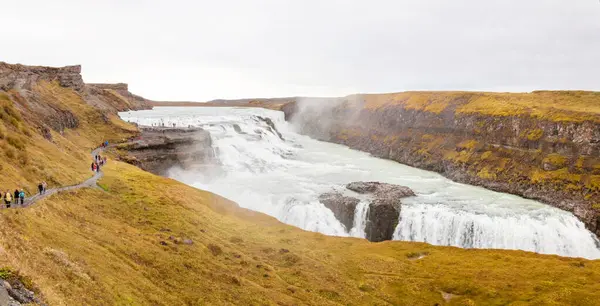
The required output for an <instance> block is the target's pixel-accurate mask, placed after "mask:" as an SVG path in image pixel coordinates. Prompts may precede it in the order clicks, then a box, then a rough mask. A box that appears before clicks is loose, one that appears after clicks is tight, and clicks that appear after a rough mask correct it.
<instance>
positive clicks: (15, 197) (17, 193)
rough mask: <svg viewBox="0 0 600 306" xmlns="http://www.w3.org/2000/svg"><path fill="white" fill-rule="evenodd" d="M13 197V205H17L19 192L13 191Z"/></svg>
mask: <svg viewBox="0 0 600 306" xmlns="http://www.w3.org/2000/svg"><path fill="white" fill-rule="evenodd" d="M14 195H15V196H14V197H13V199H14V200H15V204H19V190H18V189H15V193H14Z"/></svg>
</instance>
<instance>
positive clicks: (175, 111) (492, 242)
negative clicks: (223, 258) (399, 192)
mask: <svg viewBox="0 0 600 306" xmlns="http://www.w3.org/2000/svg"><path fill="white" fill-rule="evenodd" d="M120 115H121V117H122V118H123V119H124V120H127V121H131V122H136V123H138V124H139V125H146V126H153V125H154V126H156V125H163V124H164V125H165V126H176V127H188V126H193V127H201V128H203V129H205V130H207V131H209V132H210V135H211V138H212V146H213V149H214V152H215V155H216V156H217V157H218V163H215V164H214V165H206V166H207V167H203V168H202V169H205V170H204V171H193V172H190V171H185V170H182V169H177V168H175V169H171V170H170V171H169V176H170V177H172V178H174V179H177V180H180V181H182V182H184V183H186V184H189V185H192V186H195V187H198V188H202V189H205V190H209V191H212V192H215V193H217V194H220V195H222V196H224V197H227V198H229V199H231V200H233V201H236V202H237V203H239V204H240V205H241V206H242V207H245V208H249V209H252V210H255V211H259V212H263V213H266V214H269V215H271V216H274V217H276V218H278V219H279V220H280V221H282V222H285V223H288V224H291V225H295V226H298V227H300V228H303V229H305V230H309V231H316V232H321V233H324V234H327V235H337V236H353V237H363V238H364V237H365V222H366V220H365V219H366V216H367V213H368V205H367V203H365V202H364V201H361V202H360V203H359V204H358V205H357V206H356V210H355V218H354V224H353V227H352V228H351V229H349V230H346V228H345V227H344V226H343V225H342V224H341V223H340V221H338V220H337V219H336V218H335V216H334V214H333V212H332V211H331V210H329V209H328V208H326V207H325V206H324V205H323V204H321V203H320V202H319V199H318V197H319V195H320V194H323V193H326V192H331V191H338V192H343V189H344V187H343V186H344V185H345V184H347V183H349V182H352V181H379V182H386V183H391V184H397V185H402V186H408V187H410V188H411V189H412V190H414V191H415V193H416V196H415V197H411V198H406V199H403V200H402V203H403V205H402V210H401V213H400V220H399V224H398V226H397V228H396V230H395V233H394V239H397V240H406V241H421V242H427V243H431V244H435V245H449V246H458V247H463V248H498V249H520V250H526V251H534V252H538V253H547V254H559V255H564V256H576V257H586V258H600V250H599V248H598V241H597V239H596V237H595V236H594V235H593V234H592V233H590V232H589V231H588V230H586V229H585V227H584V225H583V223H581V222H580V221H579V220H578V219H577V218H576V217H575V216H573V215H572V214H571V213H568V212H565V211H561V210H559V209H556V208H553V207H550V206H547V205H544V204H542V203H539V202H536V201H531V200H527V199H523V198H520V197H517V196H513V195H508V194H502V193H497V192H493V191H489V190H486V189H483V188H479V187H474V186H468V185H463V184H458V183H455V182H452V181H450V180H448V179H446V178H444V177H442V176H441V175H438V174H436V173H432V172H428V171H424V170H420V169H416V168H411V167H408V166H405V165H401V164H398V163H395V162H391V161H387V160H382V159H378V158H374V157H372V156H370V155H368V154H366V153H363V152H359V151H355V150H351V149H349V148H347V147H344V146H340V145H336V144H331V143H325V142H320V141H316V140H314V139H311V138H309V137H306V136H302V135H299V134H297V133H295V132H294V128H293V126H290V125H289V124H288V123H286V122H285V120H284V115H283V113H281V112H277V111H271V110H265V109H258V108H223V107H216V108H208V107H207V108H203V107H197V108H193V107H192V108H183V107H157V108H155V109H154V110H146V111H136V112H124V113H121V114H120ZM266 119H269V120H266ZM269 121H270V122H271V123H269ZM279 133H281V135H280V134H279Z"/></svg>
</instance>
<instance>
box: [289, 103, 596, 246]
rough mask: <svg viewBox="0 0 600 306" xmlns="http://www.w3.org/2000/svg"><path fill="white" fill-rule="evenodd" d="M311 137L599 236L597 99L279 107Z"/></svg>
mask: <svg viewBox="0 0 600 306" xmlns="http://www.w3.org/2000/svg"><path fill="white" fill-rule="evenodd" d="M282 110H283V111H284V112H285V113H286V117H288V118H290V119H291V121H292V122H293V123H294V124H295V125H296V126H298V127H299V129H300V130H301V131H302V132H303V133H305V134H308V135H310V136H312V137H316V138H318V139H321V140H325V141H331V142H335V143H340V144H344V145H347V146H349V147H351V148H354V149H358V150H362V151H366V152H369V153H372V154H373V155H375V156H378V157H381V158H386V159H391V160H395V161H398V162H401V163H404V164H407V165H411V166H415V167H419V168H423V169H427V170H432V171H436V172H439V173H442V174H444V175H445V176H447V177H449V178H451V179H453V180H455V181H459V182H464V183H469V184H473V185H479V186H484V187H486V188H489V189H493V190H497V191H502V192H508V193H513V194H517V195H521V196H524V197H527V198H532V199H537V200H540V201H542V202H545V203H548V204H551V205H553V206H555V207H558V208H561V209H564V210H567V211H571V212H573V213H574V214H575V215H576V216H577V217H579V218H580V219H581V220H582V221H583V222H584V223H585V224H586V226H587V227H588V228H589V229H590V230H591V231H593V232H595V233H596V234H600V223H599V222H600V213H599V212H598V210H597V209H600V93H589V92H534V93H529V94H493V93H457V92H454V93H424V92H415V93H401V94H390V95H359V96H350V97H346V98H342V99H335V100H328V101H326V102H323V101H318V100H313V101H297V103H293V104H288V105H286V106H284V108H283V109H282Z"/></svg>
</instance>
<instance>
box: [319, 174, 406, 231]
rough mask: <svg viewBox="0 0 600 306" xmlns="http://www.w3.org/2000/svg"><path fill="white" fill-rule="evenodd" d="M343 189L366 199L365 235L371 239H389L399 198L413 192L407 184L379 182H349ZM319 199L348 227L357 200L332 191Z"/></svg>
mask: <svg viewBox="0 0 600 306" xmlns="http://www.w3.org/2000/svg"><path fill="white" fill-rule="evenodd" d="M346 189H348V190H352V191H354V192H356V193H359V194H362V195H365V196H367V197H368V198H369V200H370V203H369V210H368V212H367V217H366V225H365V236H366V238H367V239H368V240H369V241H372V242H380V241H385V240H391V239H392V237H393V235H394V231H395V230H396V226H398V222H399V220H400V210H401V204H402V203H401V199H402V198H405V197H409V196H414V195H415V193H414V192H413V191H412V190H411V189H410V188H408V187H405V186H400V185H394V184H386V183H379V182H353V183H350V184H348V185H346ZM319 201H320V202H321V203H323V204H324V205H325V207H327V208H329V209H330V210H331V211H332V212H333V214H334V215H335V217H336V218H337V219H338V220H339V221H340V222H341V223H342V224H343V225H344V226H345V227H346V230H348V231H349V230H350V229H351V228H352V226H353V225H354V215H355V211H356V206H357V205H358V203H359V202H360V200H359V199H357V198H354V197H348V196H344V195H342V194H341V193H338V192H334V193H325V194H322V195H321V196H320V197H319Z"/></svg>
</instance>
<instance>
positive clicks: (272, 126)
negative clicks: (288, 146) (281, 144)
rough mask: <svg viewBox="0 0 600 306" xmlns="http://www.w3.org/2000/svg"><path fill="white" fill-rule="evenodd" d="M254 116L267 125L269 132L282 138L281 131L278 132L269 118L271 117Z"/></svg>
mask: <svg viewBox="0 0 600 306" xmlns="http://www.w3.org/2000/svg"><path fill="white" fill-rule="evenodd" d="M256 117H257V118H258V119H259V120H261V121H263V122H264V123H266V124H267V125H268V126H269V131H270V132H271V133H273V134H275V135H277V137H279V139H281V140H284V139H283V135H281V133H279V131H278V130H277V127H275V123H273V120H271V118H268V117H261V116H256Z"/></svg>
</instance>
